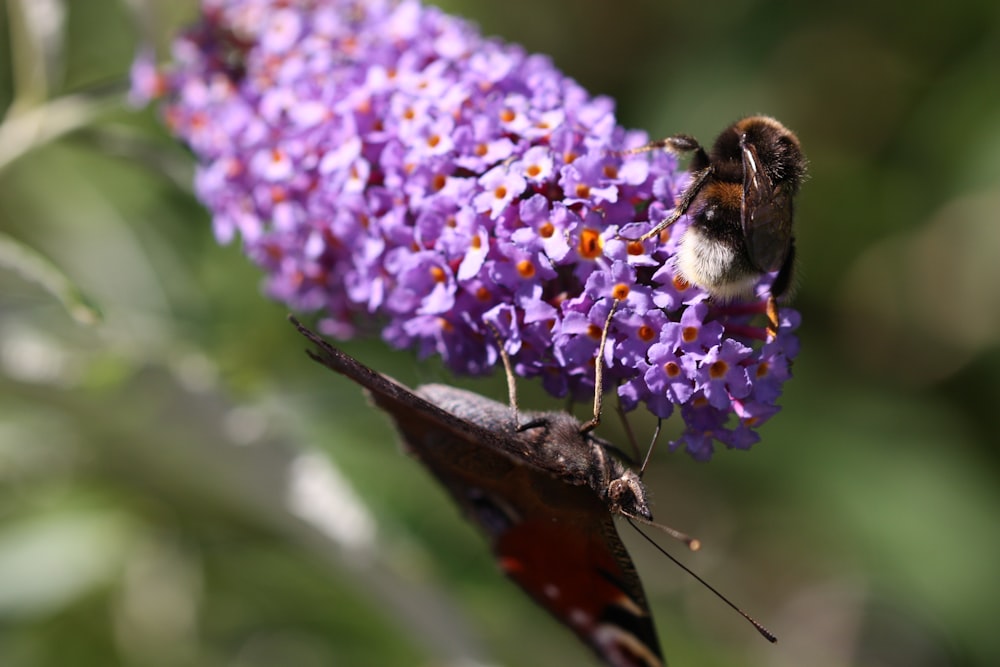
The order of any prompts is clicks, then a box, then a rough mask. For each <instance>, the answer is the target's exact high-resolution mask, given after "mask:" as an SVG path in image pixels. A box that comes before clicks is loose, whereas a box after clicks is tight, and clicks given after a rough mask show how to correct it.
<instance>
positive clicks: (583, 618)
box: [376, 387, 663, 667]
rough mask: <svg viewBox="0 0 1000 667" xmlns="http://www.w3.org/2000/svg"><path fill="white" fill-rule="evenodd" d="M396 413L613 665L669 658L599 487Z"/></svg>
mask: <svg viewBox="0 0 1000 667" xmlns="http://www.w3.org/2000/svg"><path fill="white" fill-rule="evenodd" d="M418 391H420V390H418ZM440 391H441V388H440V387H438V388H437V393H439V392H440ZM453 391H455V392H459V393H461V394H467V393H468V392H462V391H461V390H457V389H455V390H453ZM476 398H478V399H480V400H482V401H488V399H484V398H482V397H478V396H477V397H476ZM463 400H468V399H467V397H463ZM376 402H378V399H377V398H376ZM489 403H491V404H493V405H499V404H496V403H494V402H493V401H489ZM390 415H391V416H392V418H393V420H394V421H395V422H396V426H397V428H398V429H399V431H400V434H401V435H402V437H403V440H404V441H405V442H406V443H407V447H408V448H409V449H410V450H412V451H413V452H414V453H415V454H416V455H417V456H418V457H419V458H420V459H421V460H422V461H423V463H424V465H426V466H427V467H428V468H429V469H430V470H431V472H432V473H433V474H434V475H435V476H436V477H437V478H438V480H439V481H440V482H441V484H442V485H443V486H444V487H445V488H447V489H448V491H449V493H451V495H452V497H453V498H454V499H455V501H456V502H457V503H458V504H459V506H460V507H461V508H462V510H463V511H464V513H465V514H466V516H467V517H468V518H469V519H470V520H472V521H474V522H475V523H476V524H478V525H479V527H480V528H481V529H482V530H483V531H484V532H485V533H486V535H487V537H488V538H489V540H490V543H491V546H492V548H493V552H494V554H495V555H496V557H497V560H498V562H499V564H500V567H501V569H503V571H504V572H505V573H506V574H507V575H508V576H509V577H510V578H511V579H513V580H514V581H515V582H517V583H518V584H519V585H520V586H521V587H522V588H523V589H524V590H525V591H526V592H527V593H528V594H529V595H530V596H531V597H532V598H534V600H535V601H536V602H537V603H538V604H540V605H541V606H543V607H544V608H545V609H547V610H548V611H549V612H550V613H551V614H552V615H553V616H555V617H556V618H557V619H559V620H560V621H561V622H562V623H564V624H566V625H567V626H569V628H570V629H571V630H573V631H574V632H575V633H576V634H577V635H578V636H579V637H580V639H582V640H583V641H584V642H585V643H587V644H588V645H589V646H590V647H591V648H592V649H593V650H594V651H595V652H596V653H597V654H598V655H599V656H600V657H601V658H602V659H603V660H604V661H605V663H606V664H607V665H610V666H612V667H654V666H659V665H662V664H663V662H662V659H661V657H660V648H659V644H658V642H657V638H656V630H655V628H654V626H653V621H652V617H651V616H650V613H649V608H648V604H647V602H646V598H645V595H644V594H643V591H642V585H641V583H640V582H639V577H638V575H637V574H636V571H635V566H634V565H633V564H632V559H631V558H630V557H629V555H628V552H627V551H626V549H625V545H624V544H622V541H621V539H620V538H619V536H618V532H617V530H616V529H615V525H614V521H613V519H612V516H611V513H610V512H609V511H608V508H607V507H606V506H605V505H604V503H603V502H602V501H601V499H600V498H599V497H598V496H597V494H596V493H595V492H594V490H593V489H591V488H590V487H589V486H586V485H583V484H570V483H567V482H566V481H565V480H563V479H561V478H558V477H555V476H553V475H552V474H551V473H549V472H547V471H545V470H543V469H540V468H537V467H535V466H534V465H530V464H526V462H523V461H517V460H513V459H512V458H511V456H510V455H509V454H508V453H507V452H506V451H504V450H499V449H495V448H490V447H482V446H479V445H478V444H477V443H474V442H470V441H468V440H466V439H465V437H464V435H461V434H456V433H455V432H453V431H450V430H447V429H441V428H437V427H435V426H433V425H428V424H427V422H426V421H423V420H421V419H419V417H417V418H415V417H414V415H412V414H408V413H406V412H404V413H402V414H399V413H396V412H390Z"/></svg>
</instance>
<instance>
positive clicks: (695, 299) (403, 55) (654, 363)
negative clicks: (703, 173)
mask: <svg viewBox="0 0 1000 667" xmlns="http://www.w3.org/2000/svg"><path fill="white" fill-rule="evenodd" d="M133 94H134V95H136V96H137V97H139V98H144V99H151V98H163V99H164V114H165V119H166V123H167V124H168V126H169V127H170V129H171V131H172V132H174V133H175V134H176V135H177V136H178V137H180V138H181V139H183V140H184V141H185V142H186V143H187V144H188V145H189V146H190V147H191V149H192V150H193V151H194V153H195V155H196V157H197V160H198V172H197V180H196V189H197V193H198V196H199V198H200V199H201V200H202V201H203V202H204V203H205V205H206V206H207V207H208V208H209V209H210V210H211V212H212V215H213V221H214V227H215V232H216V235H217V237H218V239H219V241H220V242H223V243H225V242H229V241H231V240H232V239H233V238H234V236H235V235H236V232H239V235H240V237H241V238H242V242H243V244H244V248H245V251H246V253H247V255H248V256H249V257H250V258H251V259H252V260H253V261H254V262H256V263H257V264H259V265H260V266H261V267H263V268H264V270H265V271H266V273H267V290H268V292H269V294H270V295H271V296H273V297H274V298H276V299H279V300H281V301H284V302H286V303H288V304H289V305H290V306H291V307H293V308H295V309H297V310H305V311H310V310H322V311H323V312H324V313H325V318H324V319H323V320H322V322H321V324H320V326H321V328H322V329H323V330H324V332H325V333H327V334H331V335H335V336H338V337H342V338H346V337H349V336H352V335H355V334H356V333H358V332H359V331H361V332H364V331H372V330H380V331H381V332H382V336H383V337H384V339H385V340H386V341H387V342H389V343H390V344H392V345H394V346H396V347H411V348H416V349H417V350H418V351H419V353H420V354H421V355H429V354H434V353H436V354H440V355H441V356H442V357H443V358H444V360H445V361H446V363H447V364H448V366H449V367H450V368H452V369H453V370H454V371H455V372H458V373H466V374H477V373H484V372H487V371H490V370H491V369H492V368H493V367H494V366H495V365H496V363H497V361H498V355H497V349H496V345H497V341H496V335H495V333H494V330H495V331H497V332H499V334H500V338H501V339H502V340H503V344H504V346H505V348H506V350H507V352H508V353H509V354H510V356H511V358H512V360H513V362H514V365H515V370H516V372H517V373H518V374H520V375H523V376H529V377H530V376H541V378H542V382H543V383H544V385H545V387H546V388H547V389H548V391H550V392H551V393H552V394H554V395H557V396H565V395H567V394H571V395H574V396H577V397H584V396H588V395H589V394H590V393H592V391H593V383H594V370H595V357H596V355H597V350H598V346H599V342H600V339H601V333H602V331H603V329H604V327H605V323H606V321H607V320H608V317H609V314H611V323H610V329H609V331H608V335H607V345H606V348H605V354H604V364H605V369H606V370H605V382H606V383H607V386H617V388H618V394H619V396H620V398H621V400H622V403H623V405H624V407H625V408H626V409H633V408H635V407H636V406H638V405H640V404H645V405H646V406H648V408H649V409H650V410H651V411H652V412H653V413H654V414H656V415H658V416H660V417H668V416H670V415H671V413H672V412H673V411H674V409H675V407H679V408H680V412H681V415H682V417H683V419H684V421H685V423H686V430H685V432H684V434H683V435H682V437H681V438H680V439H679V440H678V441H677V442H675V443H674V444H675V446H678V445H683V446H685V447H686V448H687V450H688V451H689V452H690V453H691V455H692V456H694V457H696V458H699V459H707V458H709V457H710V456H711V454H712V450H713V446H714V443H715V442H722V443H724V444H726V445H728V446H731V447H747V446H749V445H751V444H752V443H753V442H755V441H756V440H757V435H756V433H755V432H754V429H755V427H756V426H758V425H759V424H761V423H762V422H764V421H765V420H766V419H768V418H769V417H770V416H771V415H772V414H774V413H775V412H776V411H777V408H776V406H775V400H776V399H777V397H778V395H779V394H780V392H781V386H782V383H783V382H784V381H785V380H786V379H787V378H788V376H789V363H790V359H791V357H793V356H794V354H795V352H796V339H795V337H794V336H793V335H792V334H791V332H792V330H794V328H795V326H796V324H797V317H798V315H797V314H796V313H795V312H794V311H792V310H788V309H783V310H782V313H781V315H782V322H781V326H780V329H779V332H778V335H777V337H776V338H775V339H774V340H770V341H767V342H763V341H765V340H766V337H765V336H764V332H763V329H761V328H760V326H759V324H755V323H759V312H760V308H759V307H757V305H756V304H754V305H745V306H740V307H737V306H729V307H727V306H725V305H718V304H713V303H711V302H710V301H708V300H707V297H706V295H705V294H704V293H703V292H702V291H700V290H699V289H697V288H694V287H692V286H689V285H687V284H685V283H684V282H683V281H680V280H679V279H677V278H676V277H675V276H674V272H673V254H674V251H675V248H676V239H678V238H679V237H680V234H681V232H682V231H683V229H684V227H685V225H686V224H687V221H686V220H685V219H682V220H681V221H679V222H678V223H677V224H675V225H674V226H673V227H672V228H670V229H669V230H667V231H665V232H664V233H663V234H661V236H660V238H659V239H654V240H650V241H647V242H644V243H640V242H638V241H634V240H630V239H636V238H638V237H639V236H641V235H642V234H643V233H644V232H646V231H648V230H650V229H651V228H652V227H653V226H654V225H655V224H656V223H657V222H659V221H660V220H662V219H663V218H665V217H666V215H667V212H668V211H669V210H670V208H671V206H672V204H673V201H674V197H675V196H676V195H677V194H678V193H679V192H680V191H681V189H682V188H683V187H684V185H685V184H686V182H687V178H688V175H687V173H686V172H683V171H679V170H678V169H677V166H676V162H675V160H674V158H673V157H672V156H670V155H668V154H666V153H663V152H654V153H652V154H645V155H622V153H621V151H622V150H623V149H625V148H628V147H634V146H639V145H642V144H643V143H645V142H646V141H647V137H646V135H645V134H644V133H642V132H630V131H626V130H624V129H623V128H621V127H620V126H619V125H618V124H617V122H616V119H615V116H614V110H613V105H612V103H611V101H609V100H608V99H606V98H601V97H596V98H595V97H591V96H589V95H588V94H587V93H586V92H585V91H584V90H583V89H582V88H581V87H580V86H579V85H578V84H577V83H575V82H574V81H572V80H571V79H569V78H567V77H565V76H564V75H562V74H561V73H560V72H559V71H558V70H556V69H555V68H554V66H553V65H552V63H551V61H550V60H548V59H547V58H545V57H542V56H538V55H529V54H526V53H524V52H523V51H522V50H521V49H519V48H517V47H515V46H511V45H509V44H505V43H502V42H500V41H498V40H495V39H485V38H483V37H482V36H480V35H479V34H478V32H477V31H476V30H475V28H474V27H473V26H471V25H470V24H468V23H466V22H464V21H462V20H459V19H456V18H454V17H451V16H448V15H446V14H444V13H442V12H441V11H439V10H438V9H436V8H432V7H424V6H422V5H421V4H420V3H419V2H417V1H416V0H403V1H402V2H391V1H389V0H203V1H202V20H201V22H200V23H199V24H198V25H197V26H195V27H193V28H192V29H190V30H189V31H188V32H187V33H186V34H184V35H182V36H181V37H180V38H179V39H177V41H176V42H175V44H174V48H173V63H172V65H171V67H170V68H169V69H167V70H162V71H161V70H158V69H156V67H155V66H154V65H153V63H152V61H151V59H149V58H140V59H139V60H137V62H136V65H135V67H134V70H133ZM761 289H762V290H763V289H766V286H765V285H762V286H761ZM612 309H614V312H613V314H612ZM755 316H757V317H758V319H754V318H755Z"/></svg>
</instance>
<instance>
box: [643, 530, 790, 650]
mask: <svg viewBox="0 0 1000 667" xmlns="http://www.w3.org/2000/svg"><path fill="white" fill-rule="evenodd" d="M634 518H636V517H630V516H628V515H626V516H625V520H626V521H628V523H629V525H630V526H632V527H633V528H635V530H636V532H637V533H639V534H640V535H642V537H643V539H644V540H646V541H647V542H649V543H650V544H652V545H653V546H654V547H656V549H657V550H658V551H659V552H660V553H661V554H663V555H664V556H666V557H667V558H669V559H670V560H672V561H673V562H674V564H676V565H677V566H678V567H680V568H681V569H682V570H684V571H685V572H687V573H688V574H690V575H691V576H692V577H694V578H695V579H696V580H697V581H698V583H700V584H701V585H702V586H704V587H705V588H707V589H708V590H710V591H712V592H713V593H715V596H716V597H717V598H719V599H720V600H722V601H723V602H725V603H726V604H727V605H729V606H730V607H731V608H732V609H734V610H735V611H736V613H738V614H739V615H740V616H742V617H743V618H745V619H746V620H747V621H748V622H749V623H750V625H752V626H753V627H754V628H756V629H757V632H759V633H760V635H761V636H762V637H763V638H764V639H766V640H767V641H769V642H771V643H772V644H774V643H775V642H777V641H778V638H777V637H775V636H774V634H773V633H772V632H771V631H770V630H768V629H767V628H765V627H764V626H763V625H762V624H761V623H760V622H759V621H758V620H757V619H755V618H754V617H753V616H751V615H750V614H748V613H746V612H745V611H743V610H742V609H740V608H739V607H737V606H736V605H735V604H733V602H732V601H731V600H730V599H729V598H727V597H726V596H725V595H723V594H722V593H720V592H719V591H718V590H716V588H715V587H714V586H712V585H711V584H710V583H708V582H707V581H705V580H704V579H702V578H701V577H699V576H698V575H697V574H695V572H694V571H693V570H692V569H691V568H689V567H688V566H687V565H685V564H684V563H682V562H680V561H679V560H677V559H676V558H674V557H673V556H672V555H670V552H668V551H667V550H666V549H664V548H663V547H661V546H660V545H659V544H657V543H656V540H654V539H653V538H651V537H650V536H649V535H647V534H646V533H644V532H643V531H642V530H641V529H640V528H639V526H637V525H635V523H633V521H632V520H633V519H634ZM640 520H641V519H640ZM643 523H646V522H645V521H644V522H643ZM654 525H659V524H654Z"/></svg>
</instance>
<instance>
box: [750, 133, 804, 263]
mask: <svg viewBox="0 0 1000 667" xmlns="http://www.w3.org/2000/svg"><path fill="white" fill-rule="evenodd" d="M740 148H741V150H742V153H743V205H742V210H741V211H740V219H741V221H742V223H743V236H744V238H745V239H746V244H747V251H748V253H749V254H750V261H751V262H753V264H754V266H756V267H757V268H758V269H760V270H761V271H777V270H778V269H780V268H781V265H782V264H783V263H784V261H785V258H786V257H787V256H788V248H789V244H790V243H791V241H792V193H791V192H790V191H789V190H788V189H787V188H786V187H784V186H782V185H778V186H775V185H774V184H773V183H772V182H771V178H770V177H769V176H768V175H767V173H766V172H765V171H764V169H763V166H762V165H761V162H760V157H759V156H758V155H757V149H756V148H754V146H753V144H750V143H748V142H746V141H742V140H741V141H740Z"/></svg>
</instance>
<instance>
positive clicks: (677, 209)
mask: <svg viewBox="0 0 1000 667" xmlns="http://www.w3.org/2000/svg"><path fill="white" fill-rule="evenodd" d="M713 171H714V170H713V169H712V167H711V166H708V167H705V168H704V169H702V170H701V171H698V172H695V174H694V177H693V178H692V179H691V184H690V185H688V187H687V189H686V190H684V194H682V195H681V198H680V200H679V201H678V202H677V205H676V206H674V210H672V211H671V212H670V215H668V216H667V217H666V218H665V219H664V220H663V221H662V222H660V223H659V224H658V225H656V226H655V227H653V228H652V229H651V230H649V231H648V232H646V233H645V234H643V235H642V236H640V237H639V238H638V239H637V240H639V241H647V240H649V239H651V238H653V237H654V236H656V235H657V234H659V233H660V232H662V231H663V230H664V229H666V228H667V227H669V226H670V225H672V224H674V223H675V222H677V220H679V219H680V217H681V216H682V215H684V214H685V213H687V210H688V208H689V207H690V206H691V202H693V201H694V198H695V197H696V196H697V195H698V191H699V190H701V188H702V186H703V185H705V181H707V180H708V178H709V176H711V175H712V172H713Z"/></svg>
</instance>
